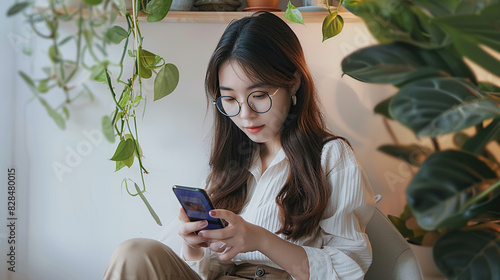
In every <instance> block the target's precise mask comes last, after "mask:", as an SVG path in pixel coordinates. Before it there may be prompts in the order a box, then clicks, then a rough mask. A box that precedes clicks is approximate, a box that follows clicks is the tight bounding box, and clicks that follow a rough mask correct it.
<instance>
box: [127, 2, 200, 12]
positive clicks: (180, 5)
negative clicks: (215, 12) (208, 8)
mask: <svg viewBox="0 0 500 280" xmlns="http://www.w3.org/2000/svg"><path fill="white" fill-rule="evenodd" d="M143 1H144V0H143ZM132 2H133V1H132V0H125V7H126V8H127V10H132ZM193 3H194V0H172V5H171V6H170V11H191V10H192V9H193Z"/></svg>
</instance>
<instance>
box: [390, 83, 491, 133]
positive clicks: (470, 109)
mask: <svg viewBox="0 0 500 280" xmlns="http://www.w3.org/2000/svg"><path fill="white" fill-rule="evenodd" d="M389 110H390V114H391V116H392V117H393V118H394V119H395V120H397V121H398V122H400V123H402V124H403V125H405V126H407V127H408V128H410V129H411V130H413V131H414V132H415V134H417V136H419V137H420V136H430V137H435V136H438V135H443V134H447V133H451V132H457V131H460V130H462V129H465V128H468V127H470V126H473V125H477V124H479V123H481V122H483V121H484V120H487V119H490V118H494V117H497V116H498V115H499V114H500V110H499V108H498V106H497V103H496V101H495V100H494V99H492V98H489V97H482V93H481V92H480V91H479V90H478V89H477V88H476V87H475V86H474V85H472V84H470V83H468V82H466V81H465V80H462V79H458V78H432V79H424V80H418V81H415V82H412V83H408V84H406V85H404V86H403V87H402V88H401V90H400V91H399V92H398V93H397V94H396V95H395V96H394V97H393V98H392V100H391V102H390V105H389Z"/></svg>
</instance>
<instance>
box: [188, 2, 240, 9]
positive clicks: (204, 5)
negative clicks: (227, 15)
mask: <svg viewBox="0 0 500 280" xmlns="http://www.w3.org/2000/svg"><path fill="white" fill-rule="evenodd" d="M194 6H195V7H196V8H198V10H200V11H236V9H237V8H238V7H239V6H241V2H240V1H238V0H198V1H196V2H194Z"/></svg>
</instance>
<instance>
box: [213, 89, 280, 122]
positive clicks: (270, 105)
mask: <svg viewBox="0 0 500 280" xmlns="http://www.w3.org/2000/svg"><path fill="white" fill-rule="evenodd" d="M280 89H281V87H278V88H277V89H276V90H275V91H274V92H273V94H269V93H268V92H267V91H263V90H255V91H252V92H250V93H249V94H248V95H247V101H246V102H247V105H248V107H249V108H250V109H251V110H252V111H254V112H255V113H257V114H264V113H267V112H269V110H271V108H272V107H273V99H272V97H273V96H274V95H275V94H276V93H278V91H279V90H280ZM255 92H263V93H265V94H267V95H268V96H269V101H271V103H270V104H269V109H267V110H266V111H264V112H257V111H255V110H254V109H253V108H252V106H250V104H249V103H248V98H249V97H250V95H252V94H253V93H255ZM222 97H232V98H234V97H233V96H229V95H220V96H218V97H217V95H216V96H215V98H214V100H213V101H212V104H214V105H215V107H217V110H218V111H219V112H220V113H221V114H222V115H224V116H226V117H229V118H232V117H236V116H237V115H239V114H240V113H241V105H242V104H243V103H244V102H240V101H238V99H236V98H234V100H236V102H237V103H238V113H236V114H234V115H231V116H230V115H227V114H224V113H223V112H222V111H221V109H220V108H219V106H217V100H218V99H220V98H222Z"/></svg>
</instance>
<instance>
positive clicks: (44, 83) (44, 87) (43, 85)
mask: <svg viewBox="0 0 500 280" xmlns="http://www.w3.org/2000/svg"><path fill="white" fill-rule="evenodd" d="M49 81H50V78H47V79H43V80H41V81H40V82H39V83H38V87H37V90H38V92H39V93H46V92H48V91H49V90H50V89H51V88H53V87H54V86H48V83H49Z"/></svg>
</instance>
